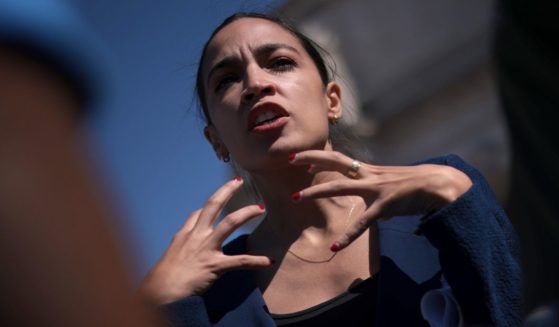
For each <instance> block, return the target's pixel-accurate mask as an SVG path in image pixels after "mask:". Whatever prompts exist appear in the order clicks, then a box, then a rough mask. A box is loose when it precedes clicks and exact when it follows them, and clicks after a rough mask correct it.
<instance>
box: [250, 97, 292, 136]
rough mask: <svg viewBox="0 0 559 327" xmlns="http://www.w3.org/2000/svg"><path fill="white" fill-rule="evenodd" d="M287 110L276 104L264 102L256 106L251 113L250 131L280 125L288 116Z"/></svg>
mask: <svg viewBox="0 0 559 327" xmlns="http://www.w3.org/2000/svg"><path fill="white" fill-rule="evenodd" d="M288 116H289V115H288V113H287V111H285V109H283V108H282V107H281V106H279V105H276V104H271V103H267V104H263V105H259V106H257V107H255V108H254V109H252V110H251V111H250V113H249V117H248V129H249V131H264V130H268V129H270V128H275V127H279V126H278V125H283V124H281V122H282V121H284V119H281V118H283V117H288Z"/></svg>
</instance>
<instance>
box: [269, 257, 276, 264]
mask: <svg viewBox="0 0 559 327" xmlns="http://www.w3.org/2000/svg"><path fill="white" fill-rule="evenodd" d="M268 259H270V262H271V263H272V264H274V263H276V259H275V258H272V257H268Z"/></svg>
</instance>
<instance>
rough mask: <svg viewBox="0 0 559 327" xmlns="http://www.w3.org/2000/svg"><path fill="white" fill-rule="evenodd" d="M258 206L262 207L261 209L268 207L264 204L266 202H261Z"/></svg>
mask: <svg viewBox="0 0 559 327" xmlns="http://www.w3.org/2000/svg"><path fill="white" fill-rule="evenodd" d="M258 207H259V208H260V210H264V209H266V206H265V205H264V203H259V204H258Z"/></svg>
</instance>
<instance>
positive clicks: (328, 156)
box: [290, 150, 354, 174]
mask: <svg viewBox="0 0 559 327" xmlns="http://www.w3.org/2000/svg"><path fill="white" fill-rule="evenodd" d="M353 160H354V159H352V158H350V157H348V156H346V155H345V154H342V153H340V152H337V151H322V150H308V151H302V152H299V153H297V154H295V155H294V156H293V155H292V159H291V160H290V162H291V163H292V164H294V165H313V166H314V167H313V166H311V171H312V170H318V169H320V170H330V171H338V172H340V173H342V174H345V173H347V171H348V169H349V168H350V167H351V163H352V162H353Z"/></svg>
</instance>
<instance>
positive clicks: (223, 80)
mask: <svg viewBox="0 0 559 327" xmlns="http://www.w3.org/2000/svg"><path fill="white" fill-rule="evenodd" d="M238 80H239V77H238V76H237V75H231V74H230V75H225V76H223V77H220V78H219V80H218V82H217V84H216V86H215V92H218V91H219V90H221V89H223V88H225V87H228V86H229V85H231V84H232V83H235V82H237V81H238Z"/></svg>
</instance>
